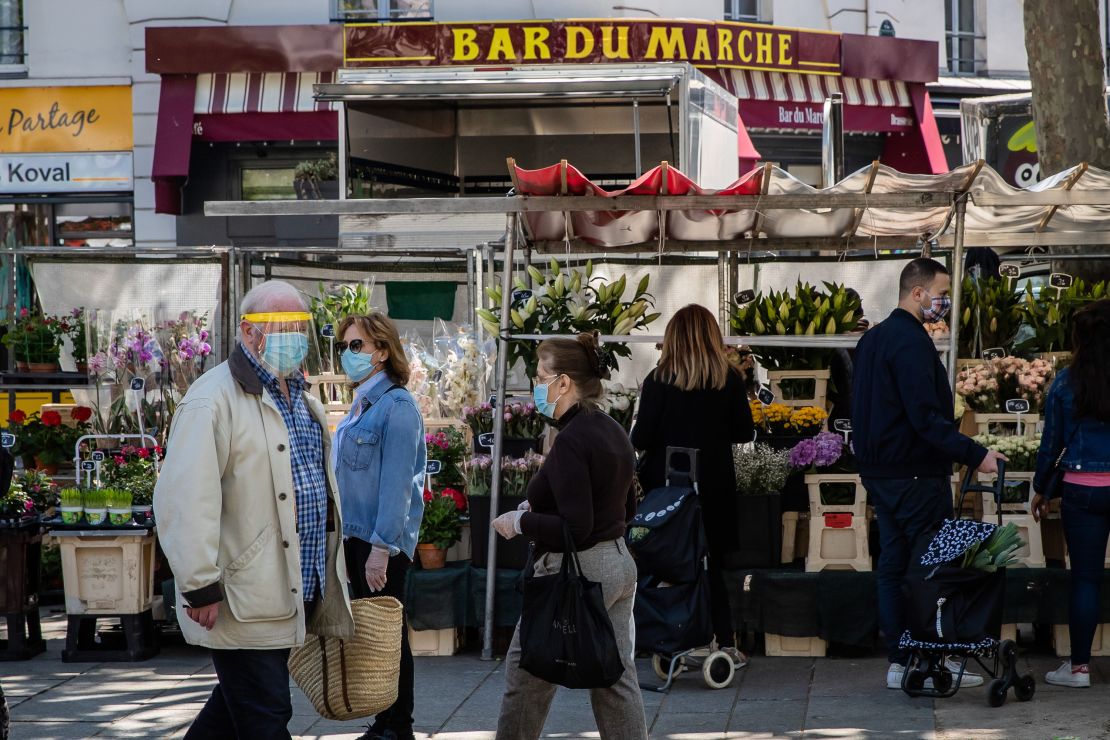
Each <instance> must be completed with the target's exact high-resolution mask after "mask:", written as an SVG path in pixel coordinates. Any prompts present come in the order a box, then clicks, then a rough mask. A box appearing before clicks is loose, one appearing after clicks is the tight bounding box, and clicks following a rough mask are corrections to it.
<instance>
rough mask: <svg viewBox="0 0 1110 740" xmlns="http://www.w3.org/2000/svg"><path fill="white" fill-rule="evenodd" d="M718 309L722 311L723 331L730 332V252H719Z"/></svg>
mask: <svg viewBox="0 0 1110 740" xmlns="http://www.w3.org/2000/svg"><path fill="white" fill-rule="evenodd" d="M717 310H718V312H719V313H720V318H719V321H720V322H721V331H723V332H725V333H726V334H727V333H728V330H727V329H726V328H725V327H727V326H728V314H729V310H728V254H727V253H726V252H718V253H717Z"/></svg>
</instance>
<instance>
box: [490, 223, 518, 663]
mask: <svg viewBox="0 0 1110 740" xmlns="http://www.w3.org/2000/svg"><path fill="white" fill-rule="evenodd" d="M516 231H517V214H515V213H510V214H509V216H508V218H507V223H506V225H505V252H504V256H503V257H502V259H503V260H504V264H503V265H502V268H501V333H500V335H499V336H498V337H497V370H496V373H497V375H496V376H495V377H494V388H495V393H496V398H495V401H496V403H495V404H494V405H493V465H492V471H491V474H492V476H493V480H492V481H491V485H490V491H489V519H490V528H489V536H488V537H487V538H486V540H487V545H486V548H487V549H486V553H487V558H486V612H485V615H484V616H485V620H484V625H483V629H482V660H493V623H494V619H493V609H494V597H495V594H496V591H497V537H498V535H497V533H496V532H495V531H494V529H493V520H494V519H496V518H497V509H498V503H499V501H500V498H501V450H502V444H503V442H504V439H505V418H504V417H503V416H502V415H501V412H500V410H499V408H498V407H499V406H501V405H502V404H504V403H505V385H506V383H507V378H506V376H507V375H508V371H509V339H508V337H509V331H510V328H511V325H510V316H509V312H510V309H511V307H512V289H513V250H514V248H515V247H516Z"/></svg>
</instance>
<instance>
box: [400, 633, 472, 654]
mask: <svg viewBox="0 0 1110 740" xmlns="http://www.w3.org/2000/svg"><path fill="white" fill-rule="evenodd" d="M408 630H409V647H410V648H412V654H413V655H414V656H417V657H435V656H445V655H454V654H455V653H456V652H458V650H459V648H461V647H462V644H463V641H462V630H460V629H458V628H456V627H450V628H448V629H443V630H414V629H413V628H412V627H409V628H408Z"/></svg>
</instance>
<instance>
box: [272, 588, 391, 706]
mask: <svg viewBox="0 0 1110 740" xmlns="http://www.w3.org/2000/svg"><path fill="white" fill-rule="evenodd" d="M403 609H404V608H403V607H402V606H401V602H400V601H398V600H397V599H395V598H393V597H392V596H375V597H372V598H368V599H355V600H353V601H352V602H351V611H352V612H353V613H354V617H355V636H354V637H353V638H352V639H350V640H340V639H337V638H334V637H319V636H317V635H309V636H308V640H306V642H305V644H304V645H302V646H301V647H299V648H295V649H294V650H293V652H292V653H291V654H290V655H289V675H291V676H292V677H293V680H294V681H296V682H297V685H298V686H300V687H301V690H302V691H304V693H305V696H307V697H308V698H309V700H310V701H311V702H312V706H314V707H316V711H317V712H319V713H320V716H322V717H325V718H327V719H336V720H347V719H358V718H359V717H369V716H370V715H373V714H377V713H378V712H381V711H384V710H386V709H388V708H389V707H391V706H393V704H394V702H396V701H397V677H398V674H399V673H400V666H401V614H402V612H403Z"/></svg>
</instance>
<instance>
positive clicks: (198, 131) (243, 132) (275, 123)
mask: <svg viewBox="0 0 1110 740" xmlns="http://www.w3.org/2000/svg"><path fill="white" fill-rule="evenodd" d="M194 133H195V135H196V138H197V140H199V141H336V140H338V138H339V114H338V113H336V112H335V111H330V110H323V111H313V112H311V113H222V114H211V115H208V114H205V115H198V116H197V117H196V124H195V126H194Z"/></svg>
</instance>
